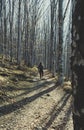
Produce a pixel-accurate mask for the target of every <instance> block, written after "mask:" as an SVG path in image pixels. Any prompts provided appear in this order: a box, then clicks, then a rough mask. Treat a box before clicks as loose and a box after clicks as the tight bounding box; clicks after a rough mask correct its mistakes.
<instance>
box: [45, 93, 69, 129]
mask: <svg viewBox="0 0 84 130" xmlns="http://www.w3.org/2000/svg"><path fill="white" fill-rule="evenodd" d="M69 98H70V94H67V95H65V97H63V99H62V100H60V102H61V106H59V107H58V108H57V105H56V106H54V108H53V109H52V111H51V113H50V116H51V117H50V119H49V120H48V122H47V123H46V124H45V128H46V129H48V128H49V127H50V126H51V125H52V123H53V122H54V120H55V118H56V117H57V116H58V115H59V114H60V112H61V111H62V109H63V107H64V106H65V105H66V103H67V101H68V99H69ZM60 102H59V103H60Z"/></svg>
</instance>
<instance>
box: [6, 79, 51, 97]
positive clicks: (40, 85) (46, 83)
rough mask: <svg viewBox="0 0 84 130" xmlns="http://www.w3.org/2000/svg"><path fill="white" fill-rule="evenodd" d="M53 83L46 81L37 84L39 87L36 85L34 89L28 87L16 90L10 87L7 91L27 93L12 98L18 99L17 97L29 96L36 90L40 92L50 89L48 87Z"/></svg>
mask: <svg viewBox="0 0 84 130" xmlns="http://www.w3.org/2000/svg"><path fill="white" fill-rule="evenodd" d="M52 83H53V81H45V82H43V83H40V84H37V85H35V86H34V87H31V88H26V87H25V88H15V87H11V86H9V87H7V90H15V91H17V90H23V91H25V92H22V93H21V94H18V95H17V96H14V97H13V96H11V98H17V97H20V96H23V95H26V94H29V93H30V92H33V91H35V90H39V89H40V88H46V87H48V85H50V84H52ZM5 89H6V88H5Z"/></svg>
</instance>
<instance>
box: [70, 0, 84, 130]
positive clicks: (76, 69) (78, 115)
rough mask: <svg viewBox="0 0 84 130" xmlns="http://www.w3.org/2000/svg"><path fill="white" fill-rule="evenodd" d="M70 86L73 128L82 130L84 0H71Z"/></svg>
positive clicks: (83, 129) (83, 120)
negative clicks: (72, 100) (71, 90)
mask: <svg viewBox="0 0 84 130" xmlns="http://www.w3.org/2000/svg"><path fill="white" fill-rule="evenodd" d="M72 38H73V42H72V57H71V66H72V87H73V98H74V102H73V105H74V108H73V121H74V130H84V0H73V36H72Z"/></svg>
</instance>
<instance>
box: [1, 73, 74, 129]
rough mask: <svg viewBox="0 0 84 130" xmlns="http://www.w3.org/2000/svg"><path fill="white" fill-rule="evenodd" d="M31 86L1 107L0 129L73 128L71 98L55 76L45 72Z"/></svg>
mask: <svg viewBox="0 0 84 130" xmlns="http://www.w3.org/2000/svg"><path fill="white" fill-rule="evenodd" d="M31 86H32V87H30V88H24V89H25V91H23V92H22V93H21V92H20V93H19V94H18V95H16V97H15V98H14V100H15V101H14V102H12V103H11V104H6V105H2V106H0V130H73V122H72V113H71V109H72V107H71V104H72V103H71V101H72V97H71V95H70V94H69V93H66V92H65V91H63V89H62V88H61V87H60V86H57V85H56V79H55V78H52V77H51V75H50V74H49V73H48V72H45V76H44V77H43V79H41V80H40V79H39V77H35V78H34V79H33V82H32V85H31ZM16 99H17V100H16Z"/></svg>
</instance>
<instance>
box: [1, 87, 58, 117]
mask: <svg viewBox="0 0 84 130" xmlns="http://www.w3.org/2000/svg"><path fill="white" fill-rule="evenodd" d="M56 88H57V85H53V86H52V87H50V88H48V89H46V90H44V91H41V92H39V93H37V94H35V95H33V96H30V97H26V98H24V99H22V100H20V101H17V102H14V103H12V104H8V105H5V106H1V107H0V116H4V115H6V114H9V113H11V112H13V111H16V110H18V109H20V108H23V107H24V105H26V104H28V103H31V102H32V101H34V100H36V99H37V98H40V97H41V96H43V95H44V94H46V93H49V92H51V91H53V90H55V89H56Z"/></svg>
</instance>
